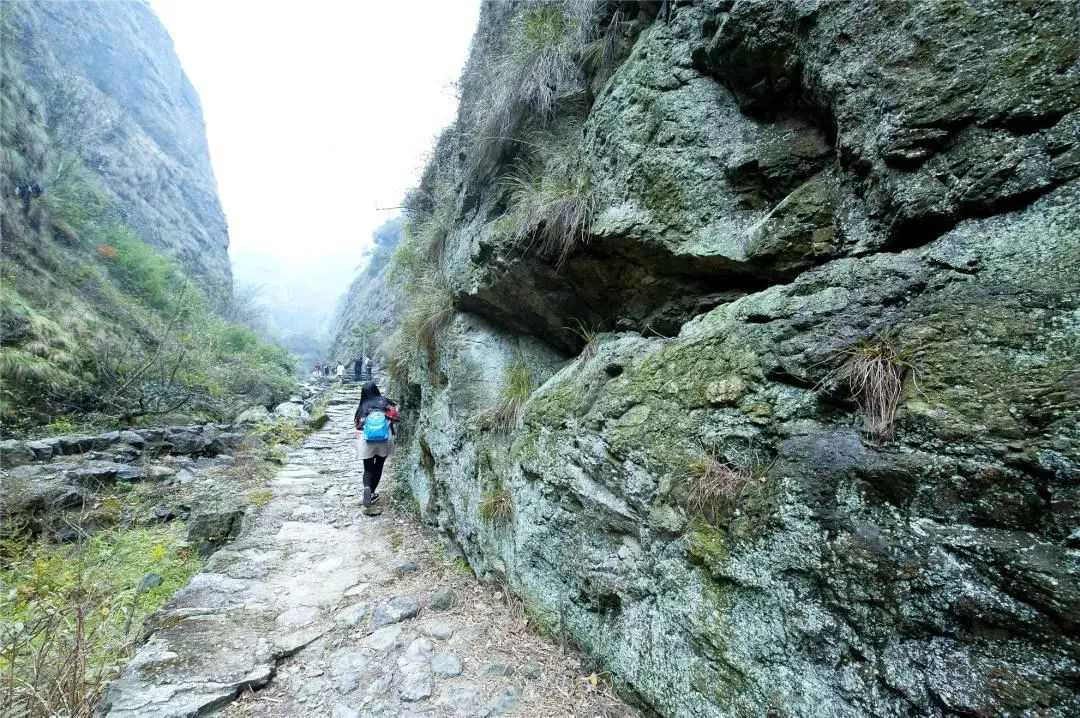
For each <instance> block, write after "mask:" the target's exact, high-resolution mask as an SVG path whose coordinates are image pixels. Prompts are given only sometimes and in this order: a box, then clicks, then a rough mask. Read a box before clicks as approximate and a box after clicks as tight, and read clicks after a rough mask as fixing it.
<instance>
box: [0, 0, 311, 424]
mask: <svg viewBox="0 0 1080 718" xmlns="http://www.w3.org/2000/svg"><path fill="white" fill-rule="evenodd" d="M0 10H2V16H0V31H2V33H3V36H2V43H0V62H2V79H0V105H2V106H0V109H2V113H0V115H2V117H0V139H2V143H3V156H2V158H0V159H2V163H0V204H2V210H3V218H2V223H0V232H2V235H3V255H2V262H3V277H4V280H3V281H4V283H3V299H4V301H3V308H2V315H0V329H2V332H3V342H4V346H3V350H2V355H0V357H2V369H3V374H4V385H3V388H2V390H0V397H2V413H3V415H4V418H5V423H6V429H7V430H9V431H10V430H21V429H30V428H32V427H34V426H37V425H40V424H45V423H49V422H54V421H57V420H60V421H61V422H62V423H63V424H67V423H70V422H71V421H75V422H76V423H79V422H83V421H93V422H100V423H107V424H108V423H115V422H117V421H119V422H121V423H130V422H132V421H135V420H138V419H141V418H144V417H151V416H162V415H168V414H170V413H175V412H180V413H181V414H185V415H188V416H194V417H208V418H214V417H218V418H220V417H225V416H230V418H231V412H232V411H233V410H234V409H235V407H236V406H237V405H239V404H249V403H253V402H259V403H272V402H273V401H275V400H280V399H282V398H284V396H287V395H288V394H287V392H288V391H289V388H290V386H291V379H290V377H289V374H290V366H291V360H290V359H289V357H288V355H287V353H285V352H284V351H282V350H280V349H278V348H276V347H272V346H270V345H267V344H266V343H264V342H263V341H262V340H261V339H259V338H258V337H257V336H256V334H255V333H254V332H252V331H251V330H250V329H247V328H246V327H243V326H240V325H238V324H237V323H236V322H235V321H234V320H235V319H237V318H238V317H240V316H242V315H243V314H244V308H242V307H237V306H235V304H234V302H233V297H232V286H231V284H232V280H231V273H230V269H229V259H228V253H227V247H228V236H227V230H226V224H225V218H224V215H223V213H222V210H221V205H220V202H219V200H218V197H217V188H216V185H215V182H214V177H213V172H212V170H211V167H210V160H209V155H208V152H207V145H206V138H205V134H204V127H203V120H202V113H201V110H200V108H199V103H198V98H197V97H196V95H195V93H194V90H193V89H192V87H191V85H190V83H189V82H188V80H187V78H186V77H185V76H184V74H183V71H182V70H181V68H180V64H179V61H178V60H177V58H176V56H175V54H174V53H173V49H172V43H171V41H170V39H169V37H168V34H167V33H166V32H165V29H164V28H163V27H162V26H161V24H160V23H159V22H158V20H157V18H156V17H155V15H154V14H153V12H152V11H151V10H150V8H149V7H148V6H147V5H146V4H145V3H143V2H78V3H40V2H5V3H4V4H3V5H2V8H0Z"/></svg>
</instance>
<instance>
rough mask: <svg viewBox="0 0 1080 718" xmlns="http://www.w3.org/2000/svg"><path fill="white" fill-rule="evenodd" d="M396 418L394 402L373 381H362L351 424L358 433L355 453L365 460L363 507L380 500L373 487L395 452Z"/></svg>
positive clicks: (377, 482) (376, 486)
mask: <svg viewBox="0 0 1080 718" xmlns="http://www.w3.org/2000/svg"><path fill="white" fill-rule="evenodd" d="M397 419H398V410H397V404H395V403H394V402H392V401H390V400H389V399H387V398H386V397H385V396H383V395H382V394H380V393H379V387H377V386H375V382H373V381H369V382H367V383H366V384H364V386H363V388H362V389H361V390H360V405H359V406H358V407H356V413H355V414H353V424H354V425H355V426H356V429H357V431H359V432H360V439H359V440H358V443H357V452H358V453H359V455H360V459H362V460H363V462H364V506H371V503H372V502H373V501H378V500H379V495H378V494H376V493H375V489H377V488H378V486H379V481H380V480H381V479H382V470H383V464H384V463H386V459H387V457H388V456H390V455H391V454H392V453H394V424H395V423H396V422H397Z"/></svg>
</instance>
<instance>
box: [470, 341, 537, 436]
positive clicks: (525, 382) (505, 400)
mask: <svg viewBox="0 0 1080 718" xmlns="http://www.w3.org/2000/svg"><path fill="white" fill-rule="evenodd" d="M533 388H534V387H533V382H532V377H530V376H529V367H528V365H527V364H526V363H525V358H524V357H523V356H520V355H519V356H518V358H517V359H515V360H514V361H512V362H510V363H509V364H507V365H506V367H505V368H504V369H503V385H502V389H501V390H500V392H499V398H498V401H497V402H496V403H495V406H493V407H492V408H491V409H489V410H487V411H485V412H482V413H481V414H479V415H478V416H477V421H478V423H479V424H480V425H482V426H489V427H491V428H494V429H497V430H498V431H504V432H509V431H512V430H513V429H514V427H515V426H517V422H518V417H519V416H520V414H521V408H522V407H523V406H524V405H525V402H526V401H528V399H529V395H530V394H532V391H533Z"/></svg>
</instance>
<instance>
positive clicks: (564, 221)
mask: <svg viewBox="0 0 1080 718" xmlns="http://www.w3.org/2000/svg"><path fill="white" fill-rule="evenodd" d="M509 183H510V192H511V200H512V203H513V209H512V210H511V213H512V216H513V218H514V238H515V241H516V242H517V243H519V244H521V245H522V246H530V247H531V246H536V249H537V252H538V253H539V254H540V255H542V256H546V257H551V258H554V260H555V263H556V265H557V266H559V267H561V266H562V265H563V263H564V262H565V261H566V258H567V257H568V256H569V255H570V253H571V252H572V251H573V250H574V248H575V247H577V246H578V245H581V244H584V243H585V242H586V241H587V240H588V231H589V226H590V225H591V224H592V219H593V215H594V214H595V212H596V193H595V192H594V190H593V186H592V182H591V181H590V180H589V178H588V176H587V175H586V174H585V172H584V171H583V169H582V168H580V167H570V168H560V167H555V168H551V167H550V166H549V167H545V169H544V170H543V171H533V170H527V169H521V170H519V172H518V173H517V174H515V175H513V176H511V177H510V179H509Z"/></svg>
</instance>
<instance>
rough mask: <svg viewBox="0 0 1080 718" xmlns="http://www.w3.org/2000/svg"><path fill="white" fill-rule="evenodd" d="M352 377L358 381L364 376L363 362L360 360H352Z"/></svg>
mask: <svg viewBox="0 0 1080 718" xmlns="http://www.w3.org/2000/svg"><path fill="white" fill-rule="evenodd" d="M353 376H354V377H356V380H357V381H360V380H361V379H362V378H363V376H364V361H363V360H362V359H353Z"/></svg>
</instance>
